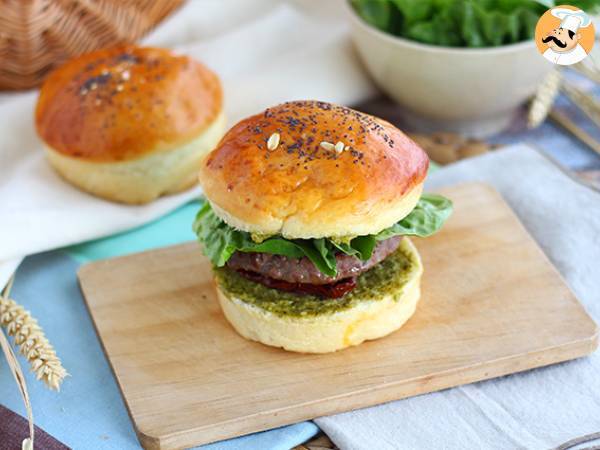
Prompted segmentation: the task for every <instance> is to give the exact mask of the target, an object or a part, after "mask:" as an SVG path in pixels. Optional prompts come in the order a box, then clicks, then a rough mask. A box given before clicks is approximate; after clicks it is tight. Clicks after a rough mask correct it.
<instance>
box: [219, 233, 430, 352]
mask: <svg viewBox="0 0 600 450" xmlns="http://www.w3.org/2000/svg"><path fill="white" fill-rule="evenodd" d="M380 264H381V267H379V268H374V269H375V270H376V272H372V271H373V269H371V270H370V271H369V272H366V273H365V274H362V275H361V276H360V277H359V279H358V284H357V288H355V290H354V291H352V292H351V294H352V295H351V296H350V297H349V298H346V297H348V295H349V294H347V295H346V296H344V297H342V298H341V299H316V298H312V299H310V298H309V299H308V300H301V302H302V301H306V305H305V306H306V310H302V307H303V306H301V305H304V303H297V304H296V305H294V306H293V307H292V309H291V311H292V313H287V312H285V309H284V307H282V306H281V305H290V304H292V302H293V298H294V297H293V294H290V293H284V292H281V293H280V292H279V291H275V290H274V289H269V288H265V287H263V286H261V285H258V286H257V283H254V282H252V281H250V280H246V279H243V278H242V277H241V276H240V275H238V274H237V273H235V272H233V271H231V270H229V269H226V268H221V269H216V270H217V272H216V277H215V281H216V286H217V296H218V299H219V303H220V304H221V308H222V310H223V313H224V314H225V317H226V318H227V320H228V321H229V322H230V323H231V325H233V327H234V328H235V329H236V331H237V332H238V333H239V334H240V335H242V336H243V337H245V338H246V339H250V340H252V341H257V342H261V343H263V344H266V345H270V346H273V347H281V348H283V349H285V350H289V351H294V352H301V353H328V352H334V351H336V350H341V349H344V348H346V347H350V346H353V345H358V344H361V343H362V342H364V341H367V340H371V339H378V338H380V337H383V336H386V335H388V334H390V333H392V332H393V331H395V330H397V329H398V328H400V327H401V326H402V325H404V323H405V322H406V321H407V320H408V319H409V318H410V317H411V316H412V315H413V313H414V312H415V309H416V306H417V303H418V301H419V298H420V282H421V275H422V273H423V266H422V264H421V259H420V257H419V254H418V252H417V249H416V248H415V247H414V245H413V244H412V242H410V240H409V239H408V238H403V240H402V243H401V245H400V247H399V248H398V250H397V251H396V252H395V253H394V254H392V255H390V256H389V257H388V258H387V259H386V260H385V261H383V262H382V263H380ZM370 272H371V274H370V275H369V273H370ZM232 279H235V280H234V281H233V282H232ZM279 293H280V294H281V298H279V297H278V294H279ZM261 294H262V295H264V296H268V297H269V299H268V300H264V299H262V298H260V296H261ZM297 298H298V299H306V297H300V296H299V297H297ZM318 302H330V303H327V304H323V306H322V307H319V306H316V307H315V305H318V304H319V303H318ZM331 302H334V303H331ZM285 307H287V306H285Z"/></svg>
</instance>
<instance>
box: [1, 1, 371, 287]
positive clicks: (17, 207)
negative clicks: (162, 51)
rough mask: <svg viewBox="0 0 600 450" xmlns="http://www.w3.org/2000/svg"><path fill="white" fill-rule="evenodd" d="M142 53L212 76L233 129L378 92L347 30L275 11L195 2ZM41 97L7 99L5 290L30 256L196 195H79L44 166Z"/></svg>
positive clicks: (257, 4)
mask: <svg viewBox="0 0 600 450" xmlns="http://www.w3.org/2000/svg"><path fill="white" fill-rule="evenodd" d="M324 24H326V26H324ZM144 43H145V44H148V45H162V46H170V47H175V48H177V49H179V50H181V51H182V52H185V53H188V54H190V55H192V56H194V57H196V58H198V59H199V60H201V61H203V62H204V63H205V64H207V65H208V66H209V67H211V68H212V69H213V70H215V71H216V72H217V73H218V74H219V76H220V77H221V79H222V82H223V88H224V95H225V111H226V114H227V117H228V120H229V123H230V124H232V123H234V122H236V121H237V120H239V119H240V118H242V117H245V116H247V115H250V114H252V113H255V112H258V111H260V110H261V109H263V108H265V107H267V106H270V105H273V104H276V103H279V102H282V101H286V100H292V99H302V98H316V99H320V100H327V101H332V102H336V103H342V104H352V103H355V102H358V101H361V100H364V99H365V98H367V97H368V96H370V95H372V93H373V92H374V90H373V88H372V86H371V83H370V82H369V80H368V79H367V77H366V75H364V73H363V71H362V68H361V67H360V64H359V63H358V61H357V60H356V58H355V55H354V52H353V51H352V48H351V45H350V42H349V38H348V36H347V33H346V26H345V25H344V23H343V21H340V20H329V19H327V18H326V17H325V16H324V17H321V18H319V17H318V16H317V17H315V16H308V15H306V14H305V13H303V12H302V9H297V8H294V7H293V6H290V5H288V4H286V3H282V2H278V1H267V0H245V1H244V2H239V1H233V0H209V1H201V2H200V1H190V2H189V3H187V4H186V5H185V6H184V7H183V8H182V9H181V10H179V11H178V12H177V13H175V14H174V15H173V16H172V17H170V18H169V19H167V21H166V22H165V23H164V24H162V25H161V26H160V27H159V28H157V29H156V30H155V31H154V32H153V33H152V34H151V35H149V36H148V37H147V39H145V41H144ZM190 95H194V94H193V92H190ZM36 97H37V92H30V93H26V94H7V95H5V96H4V98H3V99H0V118H2V120H1V121H0V167H2V169H3V175H4V176H3V177H2V178H1V179H0V205H1V211H2V220H0V286H3V285H4V283H5V281H6V279H7V278H8V276H10V274H11V273H12V272H13V271H14V269H15V267H16V266H17V264H18V263H19V261H20V260H21V258H22V257H24V256H26V255H28V254H33V253H37V252H41V251H44V250H48V249H52V248H58V247H62V246H65V245H69V244H73V243H76V242H82V241H86V240H90V239H95V238H99V237H102V236H106V235H110V234H114V233H117V232H119V231H123V230H126V229H128V228H133V227H136V226H138V225H141V224H143V223H146V222H148V221H151V220H153V219H155V218H157V217H160V216H161V215H164V214H165V213H167V212H168V211H170V210H172V209H174V208H176V207H177V206H179V205H181V204H183V203H185V202H186V201H188V200H189V199H190V198H192V197H194V196H197V195H198V193H199V191H198V190H191V191H188V192H185V193H182V194H179V195H174V196H169V197H164V198H162V199H159V200H157V201H156V202H154V203H152V204H150V205H145V206H125V205H120V204H116V203H112V202H108V201H105V200H101V199H98V198H95V197H92V196H90V195H88V194H85V193H83V192H81V191H79V190H77V189H76V188H74V187H72V186H71V185H69V184H67V183H66V182H64V181H63V180H62V179H60V178H59V177H58V175H56V173H55V172H54V171H53V170H52V169H51V168H50V166H49V165H48V163H47V161H46V160H45V158H44V156H43V152H42V144H41V142H40V141H39V140H38V138H37V137H36V134H35V130H34V126H33V109H34V105H35V101H36Z"/></svg>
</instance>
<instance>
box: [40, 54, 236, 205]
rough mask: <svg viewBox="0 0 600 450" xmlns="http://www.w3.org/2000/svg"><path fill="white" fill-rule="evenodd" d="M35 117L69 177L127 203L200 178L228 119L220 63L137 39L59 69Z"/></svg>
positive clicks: (57, 163) (50, 151)
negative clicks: (209, 64) (215, 68)
mask: <svg viewBox="0 0 600 450" xmlns="http://www.w3.org/2000/svg"><path fill="white" fill-rule="evenodd" d="M35 121H36V128H37V132H38V134H39V136H40V137H41V139H42V140H43V141H44V143H45V144H46V151H47V155H48V158H49V161H50V163H51V164H52V165H53V166H54V168H55V169H56V170H57V171H58V173H59V174H60V175H61V176H62V177H63V178H65V179H66V180H68V181H69V182H71V183H73V184H74V185H76V186H78V187H79V188H81V189H83V190H85V191H87V192H90V193H92V194H94V195H98V196H100V197H104V198H107V199H110V200H115V201H120V202H125V203H146V202H149V201H151V200H154V199H155V198H157V197H159V196H161V195H163V194H170V193H174V192H177V191H180V190H183V189H186V188H188V187H190V186H192V185H193V184H195V183H196V181H197V171H198V168H199V167H200V165H201V161H202V159H203V158H204V157H205V156H206V154H207V153H208V152H209V151H210V150H212V149H213V148H214V146H215V145H216V144H217V142H218V141H219V139H220V138H221V137H222V135H223V131H224V126H225V120H224V115H223V99H222V92H221V85H220V82H219V80H218V78H217V76H216V75H215V74H214V73H213V72H211V71H210V70H209V69H207V68H206V67H205V66H203V65H202V64H200V63H198V62H196V61H194V60H192V59H191V58H189V57H187V56H181V55H177V54H175V53H173V52H171V51H169V50H165V49H159V48H142V47H135V46H121V47H116V48H111V49H103V50H99V51H95V52H92V53H88V54H85V55H82V56H79V57H77V58H75V59H73V60H71V61H69V62H68V63H66V64H65V65H64V66H62V67H60V68H59V69H57V70H56V71H55V72H53V73H52V74H51V75H50V76H49V77H48V79H47V80H46V82H45V83H44V85H43V86H42V89H41V91H40V96H39V99H38V103H37V107H36V112H35Z"/></svg>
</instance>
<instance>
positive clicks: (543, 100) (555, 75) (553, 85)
mask: <svg viewBox="0 0 600 450" xmlns="http://www.w3.org/2000/svg"><path fill="white" fill-rule="evenodd" d="M561 84H562V73H561V72H560V70H558V69H554V70H552V72H550V73H549V74H548V75H546V77H545V78H544V80H543V81H542V83H541V84H540V85H539V86H538V89H537V92H536V94H535V97H534V98H533V101H532V102H531V106H530V107H529V116H528V117H527V126H528V127H529V128H536V127H538V126H539V125H541V123H542V122H543V121H544V120H546V117H547V116H548V114H549V113H550V111H551V110H552V105H553V104H554V100H556V97H557V96H558V92H559V90H560V85H561Z"/></svg>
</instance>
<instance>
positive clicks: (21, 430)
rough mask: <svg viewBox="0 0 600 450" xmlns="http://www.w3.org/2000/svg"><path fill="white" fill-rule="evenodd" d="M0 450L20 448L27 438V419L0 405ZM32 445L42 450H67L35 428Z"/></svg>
mask: <svg viewBox="0 0 600 450" xmlns="http://www.w3.org/2000/svg"><path fill="white" fill-rule="evenodd" d="M0 424H1V425H0V450H15V449H19V448H21V443H22V442H23V439H24V438H26V437H29V423H28V422H27V419H25V418H23V417H21V416H19V415H18V414H15V413H14V412H12V411H10V410H8V409H6V408H4V407H3V406H1V405H0ZM34 444H35V447H36V448H43V449H44V450H68V449H69V447H67V446H66V445H64V444H62V443H60V442H59V441H57V440H56V439H54V438H53V437H52V436H50V435H49V434H48V433H46V432H45V431H44V430H42V429H41V428H39V427H35V437H34Z"/></svg>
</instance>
